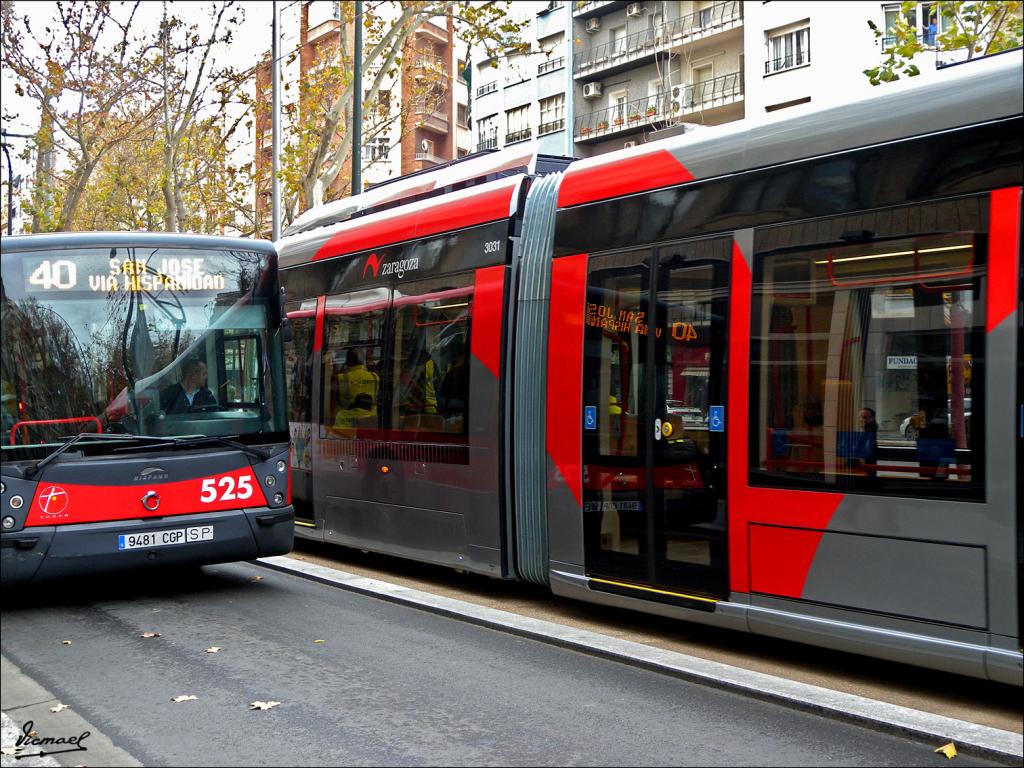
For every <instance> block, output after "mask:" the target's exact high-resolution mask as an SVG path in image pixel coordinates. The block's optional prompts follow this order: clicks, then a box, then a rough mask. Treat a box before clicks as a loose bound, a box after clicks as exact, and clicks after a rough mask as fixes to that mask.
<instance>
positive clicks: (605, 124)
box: [597, 120, 608, 131]
mask: <svg viewBox="0 0 1024 768" xmlns="http://www.w3.org/2000/svg"><path fill="white" fill-rule="evenodd" d="M607 127H608V121H607V120H602V121H601V122H599V123H598V124H597V130H599V131H603V130H604V129H605V128H607Z"/></svg>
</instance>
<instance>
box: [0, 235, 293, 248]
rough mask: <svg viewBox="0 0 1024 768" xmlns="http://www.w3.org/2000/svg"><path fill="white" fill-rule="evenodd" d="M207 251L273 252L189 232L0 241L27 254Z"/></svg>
mask: <svg viewBox="0 0 1024 768" xmlns="http://www.w3.org/2000/svg"><path fill="white" fill-rule="evenodd" d="M131 247H136V248H207V249H219V250H229V251H256V252H259V253H274V244H273V243H271V242H269V241H267V240H250V239H246V238H241V237H220V236H217V235H200V234H194V233H190V232H51V233H45V234H35V235H11V236H9V237H4V238H3V239H2V240H0V249H2V250H3V251H4V252H5V253H6V252H7V251H30V250H38V249H44V248H45V249H51V248H131Z"/></svg>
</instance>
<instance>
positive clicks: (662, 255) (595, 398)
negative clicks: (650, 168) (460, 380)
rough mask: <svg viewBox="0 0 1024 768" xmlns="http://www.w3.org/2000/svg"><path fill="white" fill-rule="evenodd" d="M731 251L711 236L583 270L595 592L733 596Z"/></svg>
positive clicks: (587, 482)
mask: <svg viewBox="0 0 1024 768" xmlns="http://www.w3.org/2000/svg"><path fill="white" fill-rule="evenodd" d="M730 248H731V241H730V240H728V239H726V238H716V239H705V240H699V241H691V242H685V243H679V244H674V245H670V246H662V247H659V248H656V249H645V250H640V251H632V252H626V253H621V252H620V253H616V254H606V255H600V256H593V257H591V259H590V262H589V266H588V276H587V302H586V319H585V336H584V368H583V379H584V382H583V403H584V409H585V413H584V433H583V459H584V477H583V480H584V500H583V501H584V503H583V514H584V538H585V558H586V568H587V573H588V575H589V576H590V577H591V578H592V579H593V580H594V581H595V582H597V584H598V585H601V584H602V583H607V587H608V588H614V587H616V586H622V587H626V588H628V587H629V586H639V587H647V588H648V589H646V590H641V591H639V592H638V593H637V594H638V596H647V597H651V598H652V599H663V598H664V597H667V598H668V599H671V595H668V596H665V595H664V593H666V592H667V593H680V594H682V595H683V596H686V595H696V596H706V597H722V596H725V595H726V594H727V591H728V565H727V532H726V514H725V487H726V485H725V478H726V475H725V432H724V429H725V421H726V418H727V414H726V413H725V407H724V406H725V381H726V376H725V349H726V320H727V317H728V303H727V302H728V299H727V290H728V280H729V255H730ZM652 589H653V590H658V591H652Z"/></svg>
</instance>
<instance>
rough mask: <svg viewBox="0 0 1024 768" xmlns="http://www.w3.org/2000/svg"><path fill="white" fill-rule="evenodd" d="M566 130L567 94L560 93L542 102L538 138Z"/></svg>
mask: <svg viewBox="0 0 1024 768" xmlns="http://www.w3.org/2000/svg"><path fill="white" fill-rule="evenodd" d="M563 128H565V94H564V93H558V94H555V95H554V96H551V97H550V98H547V99H541V100H540V128H539V129H538V130H537V135H538V136H543V135H544V134H546V133H554V132H555V131H560V130H562V129H563Z"/></svg>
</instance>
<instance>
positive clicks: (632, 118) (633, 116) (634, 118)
mask: <svg viewBox="0 0 1024 768" xmlns="http://www.w3.org/2000/svg"><path fill="white" fill-rule="evenodd" d="M639 119H640V113H639V112H630V113H629V122H631V123H635V122H636V121H637V120H639Z"/></svg>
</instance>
